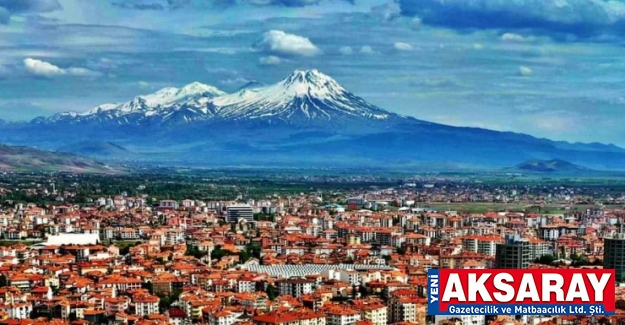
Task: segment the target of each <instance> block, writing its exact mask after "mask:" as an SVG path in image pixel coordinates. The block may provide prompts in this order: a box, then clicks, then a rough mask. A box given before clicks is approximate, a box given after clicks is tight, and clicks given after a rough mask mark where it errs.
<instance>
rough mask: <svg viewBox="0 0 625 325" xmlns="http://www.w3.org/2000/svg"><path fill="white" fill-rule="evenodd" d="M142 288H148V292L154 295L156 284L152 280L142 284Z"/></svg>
mask: <svg viewBox="0 0 625 325" xmlns="http://www.w3.org/2000/svg"><path fill="white" fill-rule="evenodd" d="M141 288H143V289H146V290H148V292H149V293H150V294H151V295H153V294H154V285H153V284H152V282H151V281H148V282H144V283H142V284H141Z"/></svg>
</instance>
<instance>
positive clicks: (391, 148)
mask: <svg viewBox="0 0 625 325" xmlns="http://www.w3.org/2000/svg"><path fill="white" fill-rule="evenodd" d="M433 109H434V108H433ZM94 139H98V140H97V141H99V142H100V143H114V144H115V147H111V146H102V145H100V146H98V147H96V148H93V146H91V145H87V146H85V145H78V146H76V144H77V143H79V144H80V143H88V142H90V141H94ZM2 141H4V142H9V143H15V144H26V145H31V144H34V145H36V146H38V147H43V148H47V149H51V150H59V149H60V148H62V149H63V150H64V151H71V152H77V153H81V154H83V153H84V154H88V155H92V156H96V157H102V156H106V157H107V158H112V159H140V160H143V161H154V162H166V163H169V164H185V165H200V166H234V165H247V166H259V167H260V166H298V167H309V166H352V167H354V166H372V167H373V166H375V167H393V168H394V167H410V168H413V167H423V168H427V169H437V168H506V167H509V166H514V165H516V164H518V162H519V161H526V160H553V159H559V160H563V161H568V162H571V163H572V164H577V165H583V166H588V167H589V168H593V169H600V170H622V169H624V168H625V167H624V166H625V150H623V149H622V148H619V147H616V146H614V145H605V144H600V143H590V144H583V143H568V142H561V141H551V140H548V139H539V138H535V137H532V136H529V135H525V134H518V133H511V132H498V131H491V130H486V129H478V128H466V127H452V126H447V125H442V124H437V123H431V122H427V121H422V120H418V119H415V118H413V117H408V116H402V115H399V114H396V113H393V112H390V111H388V110H385V109H383V108H380V107H377V106H375V105H372V104H371V103H369V102H367V101H366V100H365V99H363V98H361V97H359V96H357V95H355V94H353V93H351V92H350V91H348V90H347V89H346V88H344V87H343V86H342V85H340V84H339V83H338V82H337V81H336V80H334V79H333V78H331V77H330V76H328V75H325V74H323V73H321V72H319V71H317V70H309V71H295V72H293V73H292V74H291V75H289V76H287V77H286V78H285V79H283V80H281V81H279V82H277V83H275V84H272V85H263V84H260V83H252V84H249V85H246V86H244V87H242V88H241V89H240V90H238V91H236V92H234V93H231V94H227V93H225V92H223V91H221V90H219V89H217V88H216V87H213V86H210V85H204V84H201V83H199V82H194V83H191V84H188V85H186V86H183V87H181V88H174V87H168V88H163V89H161V90H159V91H157V92H155V93H153V94H148V95H141V96H137V97H135V98H133V99H131V100H130V101H128V102H123V103H109V104H103V105H99V106H97V107H95V108H92V109H89V110H86V111H84V112H68V113H62V114H57V115H54V116H51V117H41V118H37V119H35V120H33V121H31V122H23V123H4V124H0V142H2ZM67 148H70V149H71V150H68V149H67ZM120 148H122V149H121V150H120ZM126 148H127V149H126ZM128 152H132V155H131V154H129V153H128Z"/></svg>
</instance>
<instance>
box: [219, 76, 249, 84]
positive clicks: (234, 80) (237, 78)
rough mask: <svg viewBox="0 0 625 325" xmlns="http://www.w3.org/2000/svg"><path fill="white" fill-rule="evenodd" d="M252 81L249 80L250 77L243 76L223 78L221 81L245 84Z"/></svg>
mask: <svg viewBox="0 0 625 325" xmlns="http://www.w3.org/2000/svg"><path fill="white" fill-rule="evenodd" d="M250 81H251V80H248V79H246V78H243V77H236V78H229V79H224V80H221V81H220V83H221V84H222V85H243V84H246V83H248V82H250Z"/></svg>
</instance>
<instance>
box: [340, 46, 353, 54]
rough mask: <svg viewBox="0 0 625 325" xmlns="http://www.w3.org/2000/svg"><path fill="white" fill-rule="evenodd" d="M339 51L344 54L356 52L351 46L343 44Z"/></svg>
mask: <svg viewBox="0 0 625 325" xmlns="http://www.w3.org/2000/svg"><path fill="white" fill-rule="evenodd" d="M339 52H341V54H343V55H352V54H354V50H353V49H352V48H351V47H350V46H343V47H341V48H340V49H339Z"/></svg>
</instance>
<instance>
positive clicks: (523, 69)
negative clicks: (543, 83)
mask: <svg viewBox="0 0 625 325" xmlns="http://www.w3.org/2000/svg"><path fill="white" fill-rule="evenodd" d="M533 73H534V71H533V70H532V69H530V68H528V67H525V66H520V67H519V74H520V75H521V76H523V77H529V76H531V75H532V74H533Z"/></svg>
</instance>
